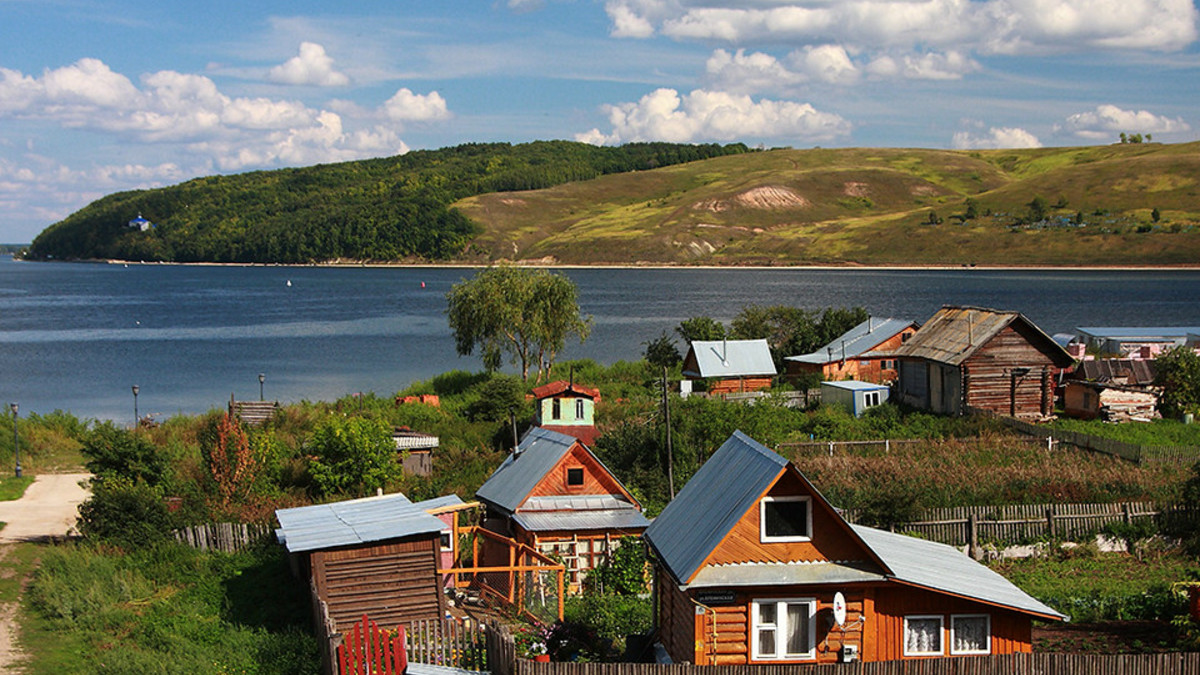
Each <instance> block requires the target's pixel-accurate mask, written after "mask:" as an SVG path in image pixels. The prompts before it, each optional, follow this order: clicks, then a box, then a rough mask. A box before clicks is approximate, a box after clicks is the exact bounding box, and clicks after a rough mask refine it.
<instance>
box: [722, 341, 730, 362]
mask: <svg viewBox="0 0 1200 675" xmlns="http://www.w3.org/2000/svg"><path fill="white" fill-rule="evenodd" d="M721 365H723V366H725V367H727V368H728V367H729V336H725V337H722V338H721Z"/></svg>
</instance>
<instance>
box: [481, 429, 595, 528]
mask: <svg viewBox="0 0 1200 675" xmlns="http://www.w3.org/2000/svg"><path fill="white" fill-rule="evenodd" d="M576 442H577V440H576V439H575V437H574V436H568V435H566V434H560V433H558V432H557V431H550V430H549V429H543V428H541V427H534V428H532V429H530V430H529V432H528V433H526V434H525V438H522V439H521V443H520V445H518V446H517V452H515V453H513V454H511V455H509V456H508V457H507V458H506V459H505V460H504V462H503V463H502V464H500V466H499V468H497V469H496V470H495V471H494V472H493V473H492V475H491V477H489V478H488V479H487V482H485V483H484V484H483V485H481V486H480V487H479V490H477V491H476V492H475V496H476V497H477V498H478V499H481V500H483V501H485V502H488V503H489V504H492V505H494V506H497V507H499V508H501V509H504V510H505V511H508V512H509V513H512V512H513V511H516V510H517V507H519V506H520V505H521V503H522V502H524V501H525V498H526V497H528V496H529V493H530V492H531V491H532V490H533V488H534V487H536V486H537V484H538V482H539V481H541V480H542V477H543V476H545V475H546V473H547V472H548V471H550V469H553V468H554V465H555V464H558V462H559V460H561V459H562V458H563V455H566V454H567V451H568V450H570V449H571V446H573V445H575V443H576Z"/></svg>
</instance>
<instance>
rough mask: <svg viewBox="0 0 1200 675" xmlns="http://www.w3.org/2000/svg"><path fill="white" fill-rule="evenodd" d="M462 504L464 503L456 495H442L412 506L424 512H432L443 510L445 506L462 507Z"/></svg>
mask: <svg viewBox="0 0 1200 675" xmlns="http://www.w3.org/2000/svg"><path fill="white" fill-rule="evenodd" d="M464 503H465V502H463V500H462V499H460V498H459V496H458V495H454V494H450V495H443V496H441V497H434V498H433V499H426V500H425V501H423V502H417V503H415V504H413V506H417V507H420V508H422V509H425V510H426V511H433V510H434V509H444V508H446V507H447V506H462V505H463V504H464Z"/></svg>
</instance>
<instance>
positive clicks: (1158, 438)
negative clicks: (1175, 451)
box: [1052, 417, 1200, 447]
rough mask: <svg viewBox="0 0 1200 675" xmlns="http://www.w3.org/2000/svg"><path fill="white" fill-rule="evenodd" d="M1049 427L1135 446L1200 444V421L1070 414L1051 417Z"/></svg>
mask: <svg viewBox="0 0 1200 675" xmlns="http://www.w3.org/2000/svg"><path fill="white" fill-rule="evenodd" d="M1052 426H1053V427H1054V428H1055V429H1062V430H1064V431H1077V432H1080V433H1084V434H1090V435H1092V436H1100V437H1102V438H1111V439H1113V440H1116V441H1121V442H1123V443H1131V444H1134V445H1146V446H1156V445H1184V446H1193V447H1200V424H1183V423H1181V422H1180V421H1178V420H1174V419H1161V420H1153V421H1151V422H1134V423H1129V424H1113V423H1111V422H1103V421H1100V420H1077V419H1071V418H1069V417H1060V418H1058V419H1056V420H1054V422H1053V423H1052Z"/></svg>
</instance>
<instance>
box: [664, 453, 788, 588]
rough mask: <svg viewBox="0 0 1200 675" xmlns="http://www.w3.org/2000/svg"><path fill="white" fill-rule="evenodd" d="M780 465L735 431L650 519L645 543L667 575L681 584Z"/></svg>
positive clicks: (783, 463)
mask: <svg viewBox="0 0 1200 675" xmlns="http://www.w3.org/2000/svg"><path fill="white" fill-rule="evenodd" d="M786 466H787V460H785V459H784V458H782V457H780V456H779V455H777V454H775V453H774V452H772V451H771V450H770V449H768V448H766V447H764V446H763V445H762V444H760V443H758V442H757V441H755V440H753V439H751V438H750V437H749V436H746V435H745V434H743V433H742V432H740V431H735V432H734V433H733V435H732V436H730V437H729V439H728V440H727V441H725V443H724V444H723V445H722V446H721V447H720V448H719V449H718V450H717V451H716V452H715V453H713V456H712V457H710V458H709V460H708V461H707V462H705V463H704V465H703V466H701V467H700V470H699V471H697V472H696V474H695V475H694V476H692V479H691V480H689V481H688V483H687V485H685V486H684V487H683V489H682V490H680V492H679V494H678V495H676V496H675V499H674V500H672V501H671V503H670V504H667V507H666V508H665V509H663V511H662V513H661V514H659V516H658V517H657V518H655V519H654V522H653V523H651V524H650V527H649V528H647V530H646V534H645V538H646V540H647V541H648V542H649V543H650V545H651V546H653V547H654V550H655V551H656V552H657V554H658V556H659V559H660V560H661V561H662V563H663V565H664V566H665V567H666V568H667V569H668V570H670V572H671V574H672V575H674V576H675V578H676V579H677V580H678V581H679V582H680V583H687V581H688V580H689V579H690V578H691V576H692V575H693V574H694V573H695V572H696V570H697V569H699V568H700V566H701V565H702V564H704V560H705V559H706V558H707V557H708V555H709V554H710V553H711V552H712V551H713V549H714V548H716V546H717V544H719V543H721V541H722V540H723V539H724V537H725V535H726V534H727V533H728V532H729V530H730V528H732V527H733V526H734V524H736V523H737V522H738V520H739V519H740V518H741V517H742V515H744V514H745V513H746V511H747V510H748V509H749V508H750V507H751V506H753V505H754V504H755V502H756V501H757V500H758V497H759V495H761V494H762V493H763V491H765V490H766V489H767V488H768V487H769V486H770V485H771V483H772V482H773V481H774V480H775V479H776V478H778V476H779V474H780V472H781V471H783V469H784V467H786Z"/></svg>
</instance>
